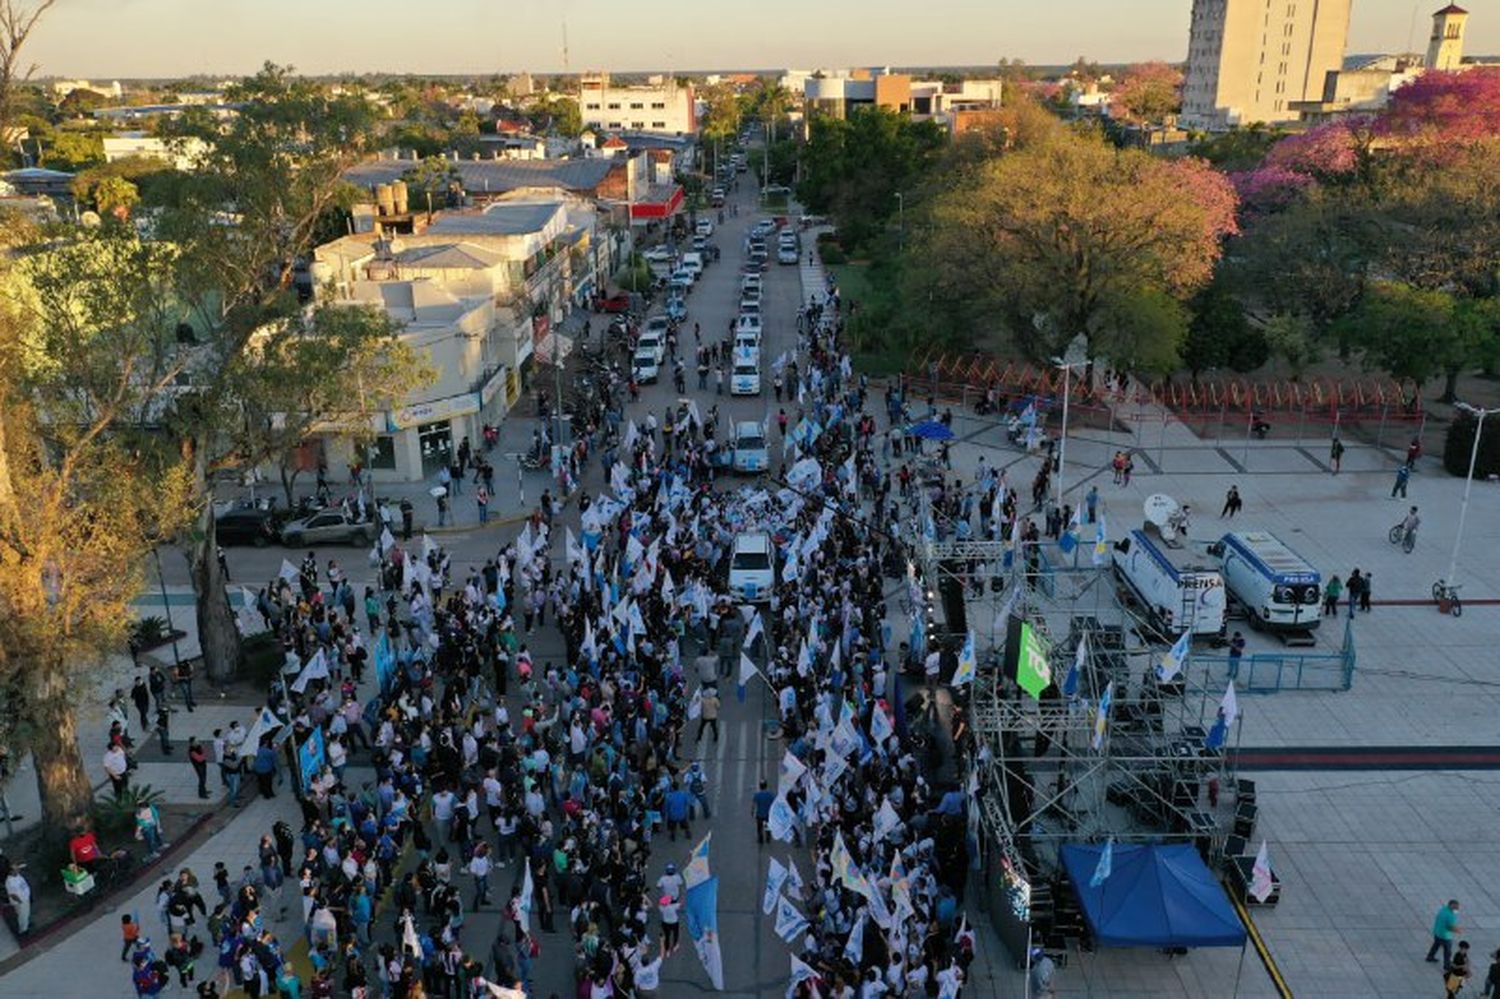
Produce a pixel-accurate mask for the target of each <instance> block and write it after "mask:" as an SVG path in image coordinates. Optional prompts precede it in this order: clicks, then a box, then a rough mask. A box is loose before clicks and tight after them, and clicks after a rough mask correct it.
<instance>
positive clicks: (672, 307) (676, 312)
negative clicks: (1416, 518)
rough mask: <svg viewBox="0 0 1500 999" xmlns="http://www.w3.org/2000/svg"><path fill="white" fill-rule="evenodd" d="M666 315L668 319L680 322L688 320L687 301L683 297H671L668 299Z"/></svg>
mask: <svg viewBox="0 0 1500 999" xmlns="http://www.w3.org/2000/svg"><path fill="white" fill-rule="evenodd" d="M666 315H667V318H668V319H675V320H677V321H678V322H682V320H684V319H686V318H687V300H686V299H684V298H683V297H682V296H681V295H671V296H669V297H668V298H667V304H666Z"/></svg>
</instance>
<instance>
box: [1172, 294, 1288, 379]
mask: <svg viewBox="0 0 1500 999" xmlns="http://www.w3.org/2000/svg"><path fill="white" fill-rule="evenodd" d="M1190 307H1191V310H1192V314H1193V318H1192V320H1191V321H1190V322H1189V323H1188V330H1187V338H1186V339H1185V340H1184V341H1183V344H1182V350H1181V352H1180V353H1181V357H1182V364H1183V366H1184V367H1185V368H1187V369H1188V371H1189V372H1190V373H1191V374H1192V376H1193V378H1194V379H1195V380H1196V379H1197V377H1198V376H1199V375H1200V374H1202V373H1203V372H1205V371H1210V370H1214V369H1220V368H1228V369H1229V370H1231V371H1239V372H1246V371H1254V370H1255V369H1256V368H1258V367H1260V366H1261V365H1262V364H1265V363H1266V361H1267V360H1268V359H1269V357H1270V347H1269V345H1268V344H1267V343H1266V338H1265V334H1263V333H1261V332H1260V331H1259V330H1256V329H1255V328H1254V327H1252V326H1251V325H1250V318H1249V317H1248V316H1247V315H1245V307H1244V306H1243V305H1242V304H1241V303H1240V300H1239V299H1238V298H1236V297H1235V296H1234V294H1233V292H1232V291H1231V290H1230V288H1229V286H1228V284H1227V282H1225V281H1223V280H1220V279H1217V278H1216V279H1215V280H1214V282H1213V283H1212V284H1210V285H1209V286H1208V287H1207V288H1204V289H1203V290H1202V291H1200V292H1199V293H1198V294H1197V295H1195V296H1193V300H1192V302H1191V304H1190Z"/></svg>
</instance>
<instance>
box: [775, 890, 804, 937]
mask: <svg viewBox="0 0 1500 999" xmlns="http://www.w3.org/2000/svg"><path fill="white" fill-rule="evenodd" d="M806 929H807V917H806V916H804V915H802V913H800V912H798V911H797V907H796V906H795V905H793V904H792V903H791V902H789V901H787V900H786V899H784V898H782V899H777V901H776V935H777V936H778V937H780V938H781V939H783V940H785V941H786V942H787V943H791V942H792V941H793V940H795V939H797V938H798V937H799V936H801V935H802V933H803V931H804V930H806Z"/></svg>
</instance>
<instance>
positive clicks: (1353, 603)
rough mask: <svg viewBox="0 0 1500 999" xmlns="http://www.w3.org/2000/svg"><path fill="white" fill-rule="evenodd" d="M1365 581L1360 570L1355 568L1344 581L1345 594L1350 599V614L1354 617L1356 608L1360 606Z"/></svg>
mask: <svg viewBox="0 0 1500 999" xmlns="http://www.w3.org/2000/svg"><path fill="white" fill-rule="evenodd" d="M1364 586H1365V581H1364V579H1363V577H1361V576H1360V574H1359V570H1358V569H1355V570H1354V571H1353V572H1351V573H1349V578H1348V579H1347V580H1345V581H1344V595H1345V596H1346V597H1347V598H1348V601H1349V616H1350V617H1351V618H1352V617H1354V610H1355V608H1356V607H1358V606H1359V594H1360V592H1361V591H1362V590H1363V589H1364Z"/></svg>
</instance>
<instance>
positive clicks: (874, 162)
mask: <svg viewBox="0 0 1500 999" xmlns="http://www.w3.org/2000/svg"><path fill="white" fill-rule="evenodd" d="M945 142H946V135H945V133H944V132H943V129H942V127H941V126H940V125H938V124H937V123H935V122H932V121H913V120H912V119H911V118H910V117H909V116H908V115H903V114H900V113H898V112H896V111H892V110H890V109H888V108H864V109H861V110H859V111H856V112H855V113H853V114H851V115H850V116H849V117H848V118H842V119H841V118H829V117H826V116H817V117H814V118H813V120H812V128H811V134H810V136H809V138H808V141H807V143H806V145H805V146H804V147H803V150H802V180H801V182H800V183H799V184H798V186H797V197H798V199H799V200H801V201H802V203H803V204H805V205H806V206H807V207H808V208H810V209H812V210H813V211H814V212H817V213H818V214H820V215H829V216H832V218H833V220H834V222H835V223H836V224H837V225H838V229H839V237H840V239H841V241H842V242H843V243H844V245H845V246H847V247H849V248H851V249H856V248H861V247H864V246H865V245H866V244H867V243H869V242H870V241H871V240H872V239H873V238H875V237H876V236H878V235H880V234H881V233H882V232H883V231H884V229H885V228H886V225H887V223H888V221H889V220H890V219H891V218H892V217H893V216H895V215H896V214H897V207H898V203H897V199H896V195H897V194H900V195H902V198H903V200H904V199H906V198H909V197H911V196H912V195H913V194H914V193H915V191H916V188H917V187H918V186H919V185H920V184H922V183H924V182H925V180H926V177H927V173H928V171H929V170H930V169H931V168H933V167H934V166H935V165H936V163H937V162H938V159H939V157H940V154H941V152H942V149H943V147H944V145H945Z"/></svg>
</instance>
